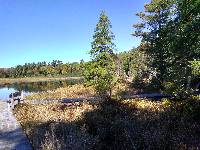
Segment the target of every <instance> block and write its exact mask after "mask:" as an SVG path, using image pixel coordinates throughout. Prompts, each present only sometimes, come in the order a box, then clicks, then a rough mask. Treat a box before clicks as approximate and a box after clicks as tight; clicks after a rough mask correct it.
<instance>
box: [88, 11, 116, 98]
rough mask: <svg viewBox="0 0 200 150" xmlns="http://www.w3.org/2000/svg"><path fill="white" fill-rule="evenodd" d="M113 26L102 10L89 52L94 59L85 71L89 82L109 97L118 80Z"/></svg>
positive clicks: (101, 93) (100, 92)
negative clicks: (116, 76)
mask: <svg viewBox="0 0 200 150" xmlns="http://www.w3.org/2000/svg"><path fill="white" fill-rule="evenodd" d="M111 28H112V26H111V23H110V21H109V19H108V17H107V15H106V13H105V12H102V13H101V14H100V19H99V22H98V23H97V25H96V29H95V31H94V36H93V42H92V43H91V47H92V49H91V50H90V52H89V54H90V56H91V58H92V61H91V62H89V63H88V64H87V65H86V70H85V73H84V76H85V79H86V81H87V83H89V84H90V85H93V86H94V87H95V89H96V91H97V92H98V93H99V94H100V95H102V96H106V97H109V98H111V96H112V88H113V86H114V85H115V81H116V78H115V69H116V66H115V57H116V55H115V54H114V50H115V44H114V43H113V40H114V35H113V33H112V31H111Z"/></svg>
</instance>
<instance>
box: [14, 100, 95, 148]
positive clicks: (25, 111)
mask: <svg viewBox="0 0 200 150" xmlns="http://www.w3.org/2000/svg"><path fill="white" fill-rule="evenodd" d="M94 109H97V107H96V106H95V105H94V104H90V103H88V102H84V103H74V104H48V105H26V104H23V105H19V106H17V107H16V109H15V114H16V117H17V120H18V121H19V122H20V123H21V125H22V127H23V128H24V130H25V132H26V134H27V135H28V137H29V139H30V141H31V143H32V145H33V147H34V149H43V150H46V149H51V150H53V149H61V150H62V149H77V150H78V149H90V147H92V145H93V144H92V143H93V141H92V137H91V136H90V135H89V134H87V133H86V132H85V131H86V129H85V128H84V126H83V127H82V128H81V129H80V128H78V125H77V123H74V122H77V121H78V120H81V119H83V114H84V113H86V112H88V111H93V110H94Z"/></svg>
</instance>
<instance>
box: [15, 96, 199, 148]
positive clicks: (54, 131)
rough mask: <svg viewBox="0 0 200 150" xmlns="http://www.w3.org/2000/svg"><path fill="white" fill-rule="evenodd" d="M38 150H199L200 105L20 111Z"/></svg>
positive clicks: (133, 103)
mask: <svg viewBox="0 0 200 150" xmlns="http://www.w3.org/2000/svg"><path fill="white" fill-rule="evenodd" d="M15 114H16V116H17V119H18V120H19V121H20V123H21V124H22V126H23V128H24V129H25V131H26V133H27V134H28V137H29V138H30V140H31V143H32V144H33V146H34V148H35V149H42V150H44V149H58V150H59V149H105V150H106V149H113V150H118V149H198V148H199V147H200V135H199V129H200V119H199V117H198V116H199V114H200V102H199V101H198V100H195V99H190V100H187V101H182V102H172V101H169V100H167V99H163V100H162V101H150V100H146V99H143V100H141V99H137V100H126V101H117V100H111V101H101V102H95V103H94V102H93V103H89V102H81V103H72V104H48V105H26V104H23V105H20V106H18V107H17V108H16V109H15Z"/></svg>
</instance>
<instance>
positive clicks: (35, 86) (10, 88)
mask: <svg viewBox="0 0 200 150" xmlns="http://www.w3.org/2000/svg"><path fill="white" fill-rule="evenodd" d="M81 82H83V79H79V80H78V79H72V80H55V81H43V82H30V83H29V82H28V83H14V84H10V85H3V86H2V85H0V100H8V98H9V94H10V93H13V92H16V91H23V93H24V95H28V94H30V93H32V92H43V91H48V90H54V89H57V88H60V87H66V86H68V85H74V84H78V83H81Z"/></svg>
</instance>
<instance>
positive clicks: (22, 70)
mask: <svg viewBox="0 0 200 150" xmlns="http://www.w3.org/2000/svg"><path fill="white" fill-rule="evenodd" d="M83 65H84V61H83V60H81V62H80V63H79V62H73V63H63V62H62V61H59V60H53V61H52V62H49V63H47V62H45V61H44V62H38V63H26V64H24V65H17V66H16V67H12V68H1V69H0V77H1V78H11V77H12V78H19V77H38V76H44V77H55V76H82V72H83V68H84V67H83Z"/></svg>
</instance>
